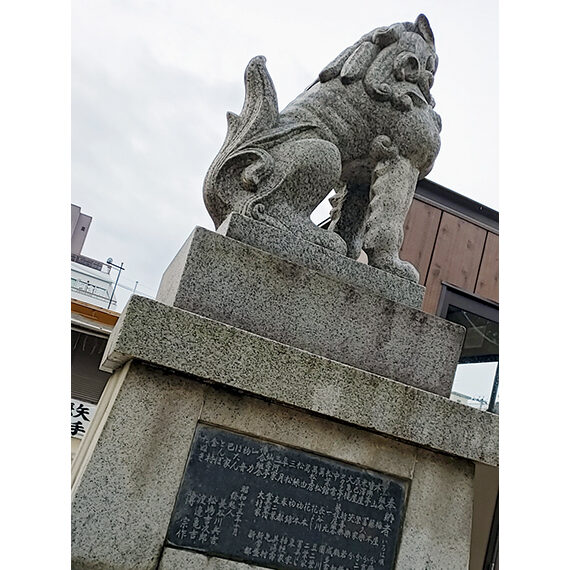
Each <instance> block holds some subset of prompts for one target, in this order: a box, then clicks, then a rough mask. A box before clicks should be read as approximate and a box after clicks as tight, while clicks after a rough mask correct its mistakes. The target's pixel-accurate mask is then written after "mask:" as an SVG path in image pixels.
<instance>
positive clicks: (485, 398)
mask: <svg viewBox="0 0 570 570" xmlns="http://www.w3.org/2000/svg"><path fill="white" fill-rule="evenodd" d="M497 366H498V362H477V363H473V364H459V366H458V367H457V372H456V373H455V378H454V380H453V388H452V392H451V399H452V400H454V401H456V402H461V403H462V404H466V405H468V406H471V407H473V408H477V409H478V410H487V408H488V407H489V400H490V397H491V391H492V390H493V381H494V379H495V373H496V371H497Z"/></svg>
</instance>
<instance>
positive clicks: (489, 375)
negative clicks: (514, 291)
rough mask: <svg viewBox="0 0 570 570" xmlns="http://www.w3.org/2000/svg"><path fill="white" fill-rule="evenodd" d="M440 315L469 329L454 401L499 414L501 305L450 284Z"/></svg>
mask: <svg viewBox="0 0 570 570" xmlns="http://www.w3.org/2000/svg"><path fill="white" fill-rule="evenodd" d="M442 285H443V286H442V292H441V297H440V302H439V307H438V310H437V314H438V315H439V316H441V317H443V318H445V319H447V320H448V321H452V322H454V323H458V324H460V325H462V326H464V327H465V328H466V329H467V332H466V334H465V340H464V342H463V348H462V350H461V356H460V358H459V365H458V366H457V371H456V374H455V378H454V381H453V388H452V393H451V399H452V400H455V401H458V402H462V403H464V404H467V405H468V406H472V407H475V408H478V409H480V410H485V411H489V412H494V413H498V411H499V305H498V304H497V303H494V302H493V301H489V300H487V299H483V298H481V297H477V296H476V295H472V294H470V293H467V292H465V291H462V290H461V289H458V288H457V287H453V286H452V285H449V284H447V283H443V284H442Z"/></svg>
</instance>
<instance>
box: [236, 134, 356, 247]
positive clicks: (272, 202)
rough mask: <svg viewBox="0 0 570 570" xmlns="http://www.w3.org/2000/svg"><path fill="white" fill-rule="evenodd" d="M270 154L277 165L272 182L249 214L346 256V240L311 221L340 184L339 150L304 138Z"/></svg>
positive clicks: (258, 197) (318, 140)
mask: <svg viewBox="0 0 570 570" xmlns="http://www.w3.org/2000/svg"><path fill="white" fill-rule="evenodd" d="M269 152H270V153H271V156H272V157H273V160H274V165H275V166H274V171H273V173H272V175H271V179H270V180H269V181H268V183H267V185H266V186H265V188H260V190H259V191H258V194H257V196H255V197H254V198H252V200H251V201H250V202H249V204H248V205H247V208H246V211H245V213H246V214H248V215H251V216H252V217H253V218H256V219H259V220H261V221H264V222H266V223H269V224H271V225H274V226H277V227H281V228H283V229H286V230H288V231H290V232H292V233H294V234H295V235H297V236H298V237H300V238H303V239H305V240H307V241H310V242H313V243H316V244H318V245H320V246H322V247H326V248H327V249H331V250H333V251H335V252H337V253H340V254H342V255H345V254H346V243H345V242H344V240H343V239H342V238H341V237H340V236H339V235H337V234H335V233H334V232H332V231H328V230H324V229H322V228H319V227H318V226H317V225H315V224H314V223H313V222H312V220H311V214H312V212H313V211H314V210H315V208H316V207H317V206H318V205H319V204H320V203H321V202H322V201H323V200H324V199H325V198H326V196H327V195H328V194H329V192H330V191H331V190H332V189H333V188H334V186H335V185H336V184H338V180H339V178H340V172H341V159H340V152H339V150H338V148H337V147H336V146H335V145H334V144H332V143H330V142H328V141H325V140H321V139H301V140H292V141H287V142H285V143H282V144H280V145H279V146H277V147H273V148H271V149H270V151H269Z"/></svg>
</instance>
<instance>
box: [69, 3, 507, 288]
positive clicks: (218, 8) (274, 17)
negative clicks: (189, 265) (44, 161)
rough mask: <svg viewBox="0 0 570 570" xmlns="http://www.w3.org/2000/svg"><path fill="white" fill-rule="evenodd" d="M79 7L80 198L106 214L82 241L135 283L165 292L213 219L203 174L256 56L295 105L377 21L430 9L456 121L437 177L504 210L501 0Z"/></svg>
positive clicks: (76, 187)
mask: <svg viewBox="0 0 570 570" xmlns="http://www.w3.org/2000/svg"><path fill="white" fill-rule="evenodd" d="M348 5H350V11H347V9H346V6H348ZM71 8H72V25H71V26H72V27H71V31H72V43H71V57H72V68H71V88H72V90H71V102H72V116H71V118H72V122H71V134H72V155H71V182H72V201H73V203H75V204H77V205H78V206H80V207H81V208H82V212H83V213H85V214H88V215H90V216H92V217H93V222H92V225H91V229H90V232H89V235H88V237H87V240H86V243H85V246H84V248H83V253H84V254H85V255H88V256H90V257H94V258H97V259H102V260H105V259H107V258H108V257H112V258H113V260H114V261H115V263H120V262H124V264H125V267H126V271H125V272H124V273H123V276H122V277H121V283H122V284H123V285H130V286H133V285H134V284H135V281H138V282H139V284H138V291H139V292H143V293H146V294H149V295H154V294H155V293H156V289H157V287H158V284H159V282H160V278H161V276H162V273H163V272H164V270H165V268H166V267H167V265H168V264H169V262H170V261H171V259H172V258H173V257H174V255H175V254H176V252H177V251H178V249H179V248H180V246H181V245H182V243H183V242H184V241H185V239H186V237H187V236H188V235H189V233H190V232H191V231H192V229H193V228H194V227H195V226H196V225H200V226H203V227H206V228H213V224H212V222H211V220H210V218H209V216H208V214H207V212H206V209H205V207H204V205H203V201H202V182H203V179H204V175H205V173H206V171H207V169H208V167H209V165H210V163H211V161H212V160H213V158H214V157H215V155H216V153H217V151H218V150H219V148H220V146H221V143H222V141H223V138H224V136H225V133H226V118H225V116H226V111H228V110H231V111H234V112H236V113H239V111H240V110H241V107H242V104H243V97H244V87H243V72H244V69H245V66H246V65H247V62H248V61H249V60H250V59H251V58H252V57H254V56H256V55H265V56H266V57H267V67H268V70H269V72H270V74H271V76H272V78H273V81H274V83H275V87H276V90H277V95H278V98H279V105H280V108H283V107H285V106H286V105H287V104H288V103H289V102H290V101H291V100H292V99H293V98H294V97H295V96H296V95H298V94H299V93H300V92H301V91H302V90H303V89H304V88H305V87H306V86H307V85H309V84H310V83H311V82H312V81H313V80H314V79H315V77H316V76H317V74H318V73H319V71H320V70H321V69H322V68H323V67H324V65H326V64H327V63H329V62H330V61H331V60H332V59H333V58H334V57H335V56H336V55H337V54H338V53H340V51H342V50H343V49H344V48H345V47H347V46H349V45H351V44H352V43H354V41H356V40H357V39H358V38H359V37H360V36H362V35H363V34H364V33H366V32H368V31H370V30H371V29H373V28H375V27H378V26H382V25H389V24H392V23H394V22H400V21H413V20H415V18H416V16H417V15H418V14H419V13H420V12H423V13H425V14H426V15H427V17H428V19H429V20H430V23H431V26H432V28H433V31H434V34H435V38H436V48H437V52H438V54H439V58H440V64H439V68H438V72H437V75H436V79H435V85H434V88H433V95H434V98H435V100H436V110H437V111H438V112H439V114H440V115H441V116H442V120H443V131H442V149H441V152H440V154H439V157H438V159H437V161H436V163H435V167H434V169H433V170H432V172H431V173H430V175H429V176H428V178H429V179H430V180H433V181H434V182H437V183H439V184H442V185H443V186H446V187H448V188H451V189H452V190H454V191H456V192H459V193H461V194H464V195H466V196H469V197H470V198H473V199H475V200H477V201H479V202H482V203H483V204H485V205H487V206H490V207H492V208H495V209H498V190H497V187H498V174H497V164H498V163H497V154H498V150H497V123H498V61H497V60H498V58H497V52H498V26H497V3H496V2H495V1H490V0H481V1H478V2H473V1H472V0H470V1H465V0H461V1H453V2H450V1H427V0H423V1H420V2H415V1H411V0H410V1H406V0H384V1H382V2H380V1H378V0H375V1H354V2H351V3H349V4H347V3H342V2H336V1H331V0H328V1H311V2H309V1H307V0H304V1H298V0H290V1H288V2H287V3H281V4H277V3H275V2H268V1H267V0H264V1H254V0H241V1H239V2H235V1H233V2H232V1H226V0H223V1H217V2H216V1H211V2H189V1H188V0H182V1H179V0H160V1H141V0H122V1H117V0H115V1H111V0H99V1H97V2H92V1H86V0H76V1H74V2H73V3H72V4H71ZM319 212H321V210H319ZM326 215H327V210H326V209H323V210H322V218H323V219H324V218H325V217H326Z"/></svg>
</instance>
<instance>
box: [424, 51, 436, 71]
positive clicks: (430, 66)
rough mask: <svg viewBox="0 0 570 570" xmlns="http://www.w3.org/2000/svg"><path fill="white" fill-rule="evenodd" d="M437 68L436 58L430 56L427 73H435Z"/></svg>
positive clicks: (427, 62)
mask: <svg viewBox="0 0 570 570" xmlns="http://www.w3.org/2000/svg"><path fill="white" fill-rule="evenodd" d="M436 66H437V64H436V61H435V57H434V56H433V55H430V56H429V57H428V58H427V61H426V71H429V72H430V73H435V69H436Z"/></svg>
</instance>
